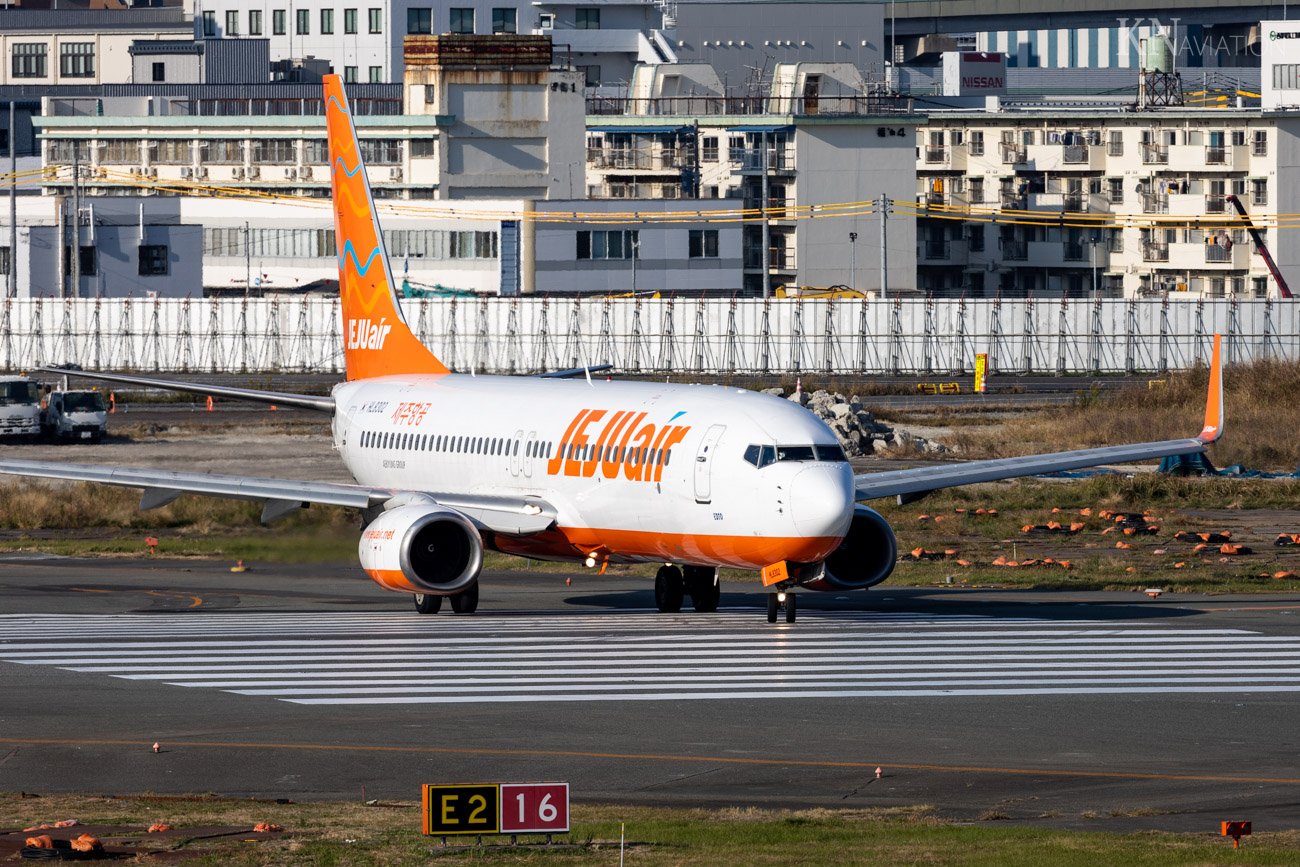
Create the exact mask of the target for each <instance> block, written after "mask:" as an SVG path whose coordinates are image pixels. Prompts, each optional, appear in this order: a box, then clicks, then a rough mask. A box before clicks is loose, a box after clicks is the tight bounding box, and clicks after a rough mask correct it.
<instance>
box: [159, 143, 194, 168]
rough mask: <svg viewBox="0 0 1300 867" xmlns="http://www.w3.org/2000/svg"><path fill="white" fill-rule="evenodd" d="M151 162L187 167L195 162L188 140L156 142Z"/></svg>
mask: <svg viewBox="0 0 1300 867" xmlns="http://www.w3.org/2000/svg"><path fill="white" fill-rule="evenodd" d="M154 148H155V149H154V155H153V159H152V160H151V162H153V163H156V164H158V165H169V166H187V165H189V164H190V163H191V162H193V155H192V153H191V151H190V142H189V140H188V139H179V138H164V139H159V140H158V141H156V142H154Z"/></svg>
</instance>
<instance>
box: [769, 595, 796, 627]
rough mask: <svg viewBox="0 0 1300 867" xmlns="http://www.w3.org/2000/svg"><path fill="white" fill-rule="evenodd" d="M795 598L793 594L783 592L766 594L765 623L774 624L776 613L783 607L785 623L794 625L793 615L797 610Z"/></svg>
mask: <svg viewBox="0 0 1300 867" xmlns="http://www.w3.org/2000/svg"><path fill="white" fill-rule="evenodd" d="M797 598H798V597H797V596H796V595H795V594H793V593H787V592H785V591H781V592H773V593H769V594H767V622H768V623H776V615H777V612H778V611H780V609H781V608H782V606H784V607H785V622H786V623H794V618H795V613H796V611H797V610H798V605H797V603H796V602H795V599H797Z"/></svg>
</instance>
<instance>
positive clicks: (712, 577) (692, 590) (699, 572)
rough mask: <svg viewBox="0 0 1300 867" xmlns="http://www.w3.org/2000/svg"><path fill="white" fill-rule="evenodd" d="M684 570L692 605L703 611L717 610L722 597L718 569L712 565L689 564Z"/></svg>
mask: <svg viewBox="0 0 1300 867" xmlns="http://www.w3.org/2000/svg"><path fill="white" fill-rule="evenodd" d="M682 571H683V572H684V573H685V582H686V592H687V593H689V594H690V596H691V606H692V607H694V608H695V610H696V611H700V612H703V613H711V612H714V611H717V610H718V602H719V601H720V600H721V598H722V584H721V583H720V582H719V581H718V570H717V569H715V568H713V567H711V566H687V567H686V568H685V569H683V570H682Z"/></svg>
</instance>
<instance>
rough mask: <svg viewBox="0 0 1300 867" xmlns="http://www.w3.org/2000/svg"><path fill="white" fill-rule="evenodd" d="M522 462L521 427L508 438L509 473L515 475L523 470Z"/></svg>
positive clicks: (522, 438) (522, 435)
mask: <svg viewBox="0 0 1300 867" xmlns="http://www.w3.org/2000/svg"><path fill="white" fill-rule="evenodd" d="M523 464H524V432H523V429H522V428H521V429H520V430H517V431H515V435H514V436H513V437H512V438H511V439H510V475H512V476H517V475H519V473H520V472H522V470H523Z"/></svg>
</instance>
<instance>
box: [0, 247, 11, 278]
mask: <svg viewBox="0 0 1300 867" xmlns="http://www.w3.org/2000/svg"><path fill="white" fill-rule="evenodd" d="M10 262H11V257H10V256H9V248H8V247H7V246H6V247H0V275H5V276H7V275H8V274H9V268H10V267H11V265H10Z"/></svg>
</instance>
